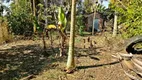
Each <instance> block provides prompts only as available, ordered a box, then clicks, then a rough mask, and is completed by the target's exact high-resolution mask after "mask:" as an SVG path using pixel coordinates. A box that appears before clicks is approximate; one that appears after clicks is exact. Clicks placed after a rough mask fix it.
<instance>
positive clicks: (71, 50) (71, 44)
mask: <svg viewBox="0 0 142 80" xmlns="http://www.w3.org/2000/svg"><path fill="white" fill-rule="evenodd" d="M75 14H76V0H72V10H71V28H70V42H69V52H68V59H67V67H66V70H67V72H69V73H70V72H72V71H73V70H74V69H75V60H74V41H75Z"/></svg>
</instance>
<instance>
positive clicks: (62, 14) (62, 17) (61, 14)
mask: <svg viewBox="0 0 142 80" xmlns="http://www.w3.org/2000/svg"><path fill="white" fill-rule="evenodd" d="M58 11H59V12H58V21H59V22H61V24H62V25H63V26H62V28H61V31H62V32H63V31H64V30H65V29H66V25H67V19H66V16H65V12H64V11H63V9H62V7H59V8H58Z"/></svg>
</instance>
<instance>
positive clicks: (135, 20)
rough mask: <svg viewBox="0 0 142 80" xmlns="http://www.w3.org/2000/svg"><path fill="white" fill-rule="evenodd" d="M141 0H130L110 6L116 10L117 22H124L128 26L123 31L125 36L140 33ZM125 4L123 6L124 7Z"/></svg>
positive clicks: (141, 32) (141, 17)
mask: <svg viewBox="0 0 142 80" xmlns="http://www.w3.org/2000/svg"><path fill="white" fill-rule="evenodd" d="M141 4H142V1H141V0H130V1H129V2H127V3H126V2H123V6H122V4H120V3H119V4H118V3H117V4H115V5H112V6H111V7H112V8H113V9H115V10H116V11H117V12H118V15H119V17H118V24H122V23H124V24H126V25H128V28H127V30H126V32H125V31H124V32H123V36H124V37H126V38H129V37H132V36H136V35H140V34H142V28H141V27H142V5H141ZM124 6H125V7H124Z"/></svg>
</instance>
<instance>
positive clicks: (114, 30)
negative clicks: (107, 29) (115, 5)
mask: <svg viewBox="0 0 142 80" xmlns="http://www.w3.org/2000/svg"><path fill="white" fill-rule="evenodd" d="M116 35H117V15H116V14H115V15H114V26H113V34H112V36H113V37H116Z"/></svg>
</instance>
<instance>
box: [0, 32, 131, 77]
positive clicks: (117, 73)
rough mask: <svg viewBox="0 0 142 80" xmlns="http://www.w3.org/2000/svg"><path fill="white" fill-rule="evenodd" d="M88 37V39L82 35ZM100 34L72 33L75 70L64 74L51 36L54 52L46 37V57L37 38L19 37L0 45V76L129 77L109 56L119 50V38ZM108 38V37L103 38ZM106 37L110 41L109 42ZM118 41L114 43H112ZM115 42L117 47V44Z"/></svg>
mask: <svg viewBox="0 0 142 80" xmlns="http://www.w3.org/2000/svg"><path fill="white" fill-rule="evenodd" d="M88 37H90V38H91V41H92V44H93V47H92V48H89V46H90V43H89V42H88V43H85V47H86V48H84V43H83V39H86V40H87V38H88ZM108 39H109V38H106V37H104V35H101V36H100V35H99V36H93V37H92V36H87V37H80V36H77V37H76V40H75V42H76V44H75V46H76V48H75V52H76V55H75V60H76V66H77V70H76V71H75V72H74V73H73V74H66V73H65V72H64V71H63V69H64V68H65V66H66V59H67V58H66V57H58V56H57V57H55V55H56V54H58V53H59V49H58V46H57V44H58V42H57V41H56V40H55V44H56V46H54V49H55V52H53V51H52V50H51V48H50V47H49V46H50V45H49V42H48V41H47V52H48V54H50V56H48V57H44V56H42V52H43V51H42V41H41V40H36V41H32V40H20V41H17V42H12V43H9V44H5V45H1V46H0V55H1V56H0V63H1V64H0V79H1V80H11V79H18V80H19V79H27V78H29V79H32V80H130V79H129V78H128V77H127V76H126V75H125V74H124V72H123V70H122V68H121V65H120V64H119V62H118V61H117V60H115V59H114V58H112V56H111V55H112V54H115V53H116V52H122V51H123V50H122V49H120V48H119V47H120V45H121V44H119V42H121V41H116V40H111V41H110V40H108ZM107 40H108V41H107ZM109 41H110V42H109ZM114 42H115V43H116V42H118V44H113V43H114ZM118 46H119V47H118Z"/></svg>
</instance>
